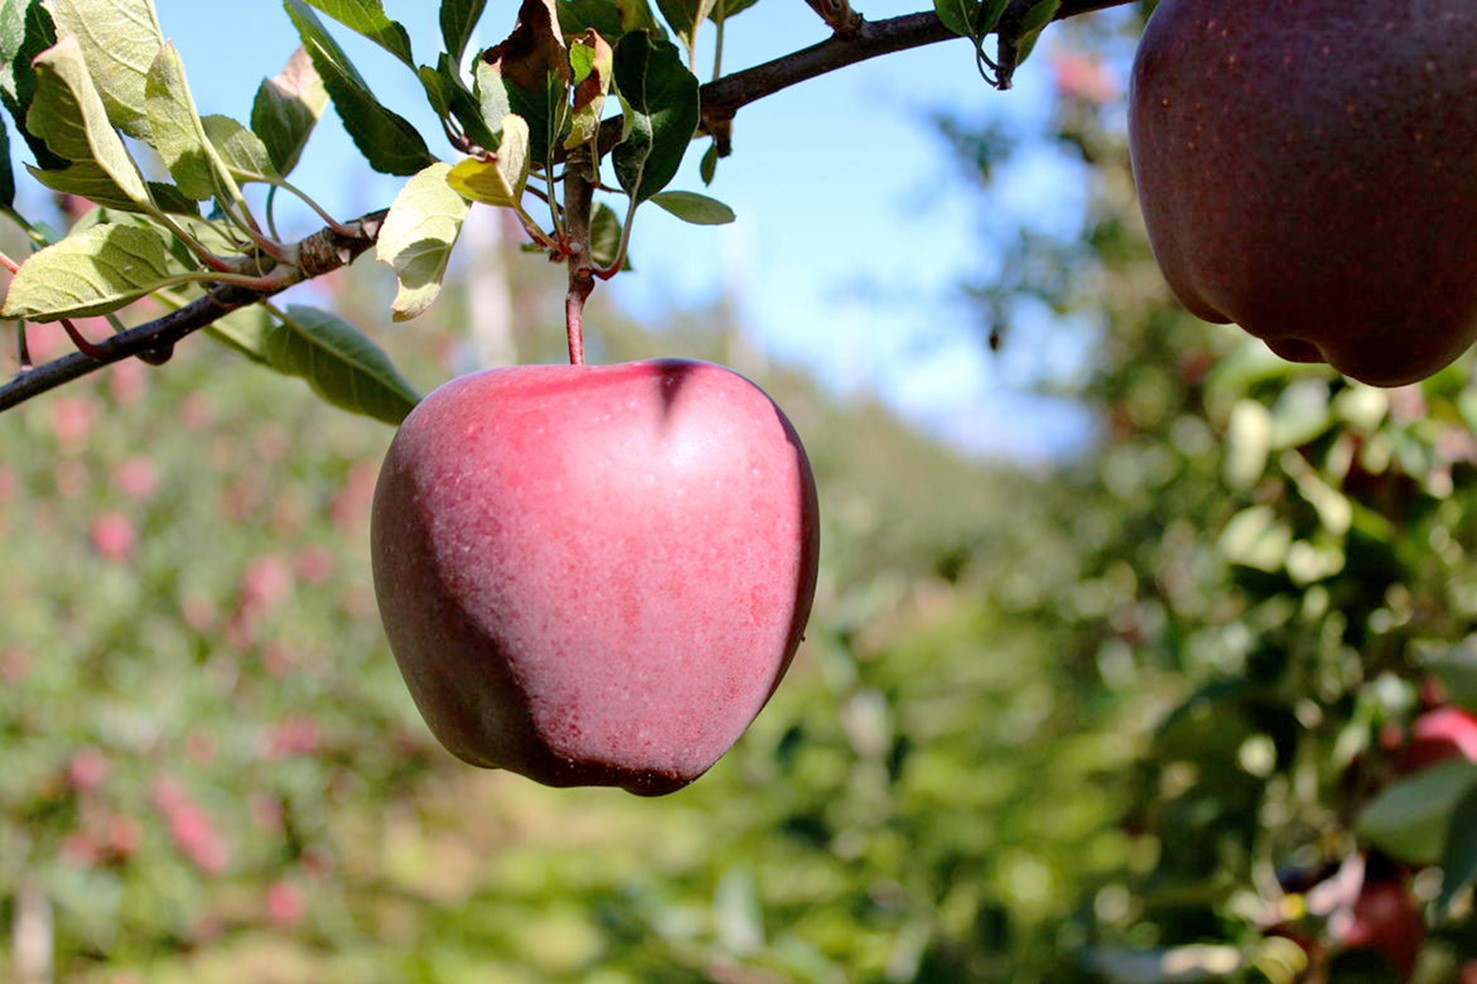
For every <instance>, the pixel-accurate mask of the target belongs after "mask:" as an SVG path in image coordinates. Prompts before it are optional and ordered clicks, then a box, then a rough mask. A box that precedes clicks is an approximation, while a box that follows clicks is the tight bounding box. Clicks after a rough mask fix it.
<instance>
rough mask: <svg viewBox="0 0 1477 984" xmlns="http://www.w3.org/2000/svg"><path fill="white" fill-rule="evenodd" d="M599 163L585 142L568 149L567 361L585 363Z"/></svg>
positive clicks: (566, 176)
mask: <svg viewBox="0 0 1477 984" xmlns="http://www.w3.org/2000/svg"><path fill="white" fill-rule="evenodd" d="M598 167H599V163H598V160H597V158H596V157H595V154H594V152H593V151H592V149H591V148H590V146H589V144H585V145H584V146H581V147H576V148H575V149H574V150H571V151H570V153H569V157H568V158H567V159H566V162H565V171H564V235H565V244H566V248H567V250H568V253H569V293H567V294H566V295H565V297H564V328H565V331H566V333H567V334H568V336H569V364H570V365H572V366H582V365H584V364H585V301H586V300H588V299H589V296H590V292H591V291H593V290H594V289H595V258H594V255H593V253H592V249H591V243H590V215H591V213H592V211H593V209H594V207H595V183H596V181H597V180H598V179H599V172H598V170H597V169H598Z"/></svg>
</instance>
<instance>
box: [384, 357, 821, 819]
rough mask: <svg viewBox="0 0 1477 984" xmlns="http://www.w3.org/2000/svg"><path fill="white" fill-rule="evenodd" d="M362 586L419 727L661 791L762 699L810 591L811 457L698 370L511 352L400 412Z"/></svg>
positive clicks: (556, 768) (770, 412) (731, 735)
mask: <svg viewBox="0 0 1477 984" xmlns="http://www.w3.org/2000/svg"><path fill="white" fill-rule="evenodd" d="M372 531H373V555H374V575H375V588H376V592H377V594H378V598H379V605H380V613H381V615H382V617H383V619H384V623H385V629H386V632H387V634H388V635H389V638H390V643H391V647H392V648H393V649H394V652H395V655H396V657H397V659H398V661H399V663H400V667H401V669H402V671H403V672H404V675H405V679H406V681H407V683H408V684H409V686H410V690H411V693H412V694H413V696H414V697H415V700H416V703H417V705H418V706H419V708H420V710H421V712H422V714H423V715H424V716H425V718H426V720H427V722H428V723H429V725H430V726H431V730H432V731H433V732H435V734H436V736H437V737H438V738H439V739H440V740H441V742H442V743H443V744H445V745H446V747H447V748H448V749H450V750H451V751H452V752H453V753H455V754H456V755H457V756H459V757H461V758H462V759H465V760H466V761H468V762H471V763H473V764H476V765H482V766H489V767H501V768H506V769H511V770H513V771H515V772H520V773H522V774H524V775H527V776H529V777H531V778H533V779H536V780H538V781H540V782H543V783H547V784H549V785H556V786H568V785H577V784H589V785H615V786H622V787H624V788H626V789H628V790H630V791H632V792H636V793H641V794H647V795H652V794H659V793H666V792H670V791H672V790H674V789H677V788H680V787H681V786H684V785H686V784H687V783H689V782H691V781H692V780H693V779H695V778H697V777H698V776H699V775H701V774H702V773H703V772H704V771H706V770H707V769H708V768H709V767H710V766H711V765H712V764H713V763H714V762H715V761H717V759H718V758H719V757H720V756H721V755H722V754H723V753H724V752H725V751H727V749H728V748H729V746H730V745H732V744H733V742H734V741H735V740H736V739H737V738H738V737H739V735H740V734H741V733H742V732H743V730H744V729H745V728H746V727H747V726H748V724H749V722H750V721H751V720H752V719H753V718H754V716H755V715H756V714H757V713H758V712H759V710H760V708H761V707H763V705H764V703H765V702H766V700H767V699H768V698H769V696H770V694H771V693H772V692H773V690H774V688H775V686H776V685H777V684H778V683H779V680H780V677H781V676H782V675H783V674H784V672H785V669H786V667H787V666H788V664H789V662H790V659H791V657H792V656H793V655H794V653H795V649H796V647H797V646H798V645H799V642H800V636H801V632H802V630H803V628H804V625H805V620H806V617H807V615H808V614H809V611H810V603H811V598H812V595H813V593H814V588H815V578H816V563H817V550H818V522H817V507H816V496H815V487H814V484H813V479H812V477H811V472H810V466H809V464H808V462H807V459H806V456H805V452H804V450H803V448H802V447H801V445H800V441H799V439H798V437H797V436H796V434H795V431H794V430H793V428H792V427H791V426H790V424H789V422H788V421H787V420H786V419H785V417H784V415H783V414H782V413H781V412H780V410H779V408H778V407H776V406H775V404H774V403H773V402H772V401H771V400H770V399H769V398H768V397H767V396H766V395H765V394H764V393H763V392H762V391H760V390H759V389H758V388H757V387H755V386H754V385H753V384H752V383H750V382H749V381H748V380H746V379H744V378H743V377H741V376H739V375H737V374H736V373H733V372H731V371H729V370H727V369H724V368H721V367H719V366H715V365H711V364H708V363H701V362H687V361H678V360H658V361H649V362H636V363H627V364H623V365H615V366H519V367H512V368H507V369H495V370H491V371H488V372H484V373H479V374H475V375H472V376H467V377H463V378H461V379H458V380H454V381H452V382H450V383H448V384H446V385H445V386H443V387H441V388H440V389H439V390H437V391H436V392H434V393H432V394H431V395H430V396H429V397H427V398H426V400H425V401H424V402H423V403H422V404H421V405H420V406H419V407H417V409H416V410H415V411H413V412H412V414H411V415H410V417H409V418H408V419H407V420H406V422H405V424H404V425H403V426H402V428H401V430H400V432H399V433H398V434H397V436H396V438H395V441H394V443H393V444H392V446H391V448H390V452H389V454H388V456H387V458H386V461H385V465H384V470H383V472H382V473H381V477H380V482H379V488H378V490H377V493H376V497H375V504H374V514H373V524H372Z"/></svg>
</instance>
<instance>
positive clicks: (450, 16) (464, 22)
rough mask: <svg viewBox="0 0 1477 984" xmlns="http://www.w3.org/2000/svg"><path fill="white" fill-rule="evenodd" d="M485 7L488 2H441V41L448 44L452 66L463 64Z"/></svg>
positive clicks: (477, 0) (465, 0) (442, 0)
mask: <svg viewBox="0 0 1477 984" xmlns="http://www.w3.org/2000/svg"><path fill="white" fill-rule="evenodd" d="M485 6H487V0H441V40H442V41H444V42H445V43H446V53H447V54H448V55H450V56H451V61H452V64H456V65H459V64H461V60H462V54H463V53H464V52H465V51H466V50H467V42H469V41H470V40H471V39H472V32H473V31H475V30H476V29H477V21H479V20H480V19H481V18H482V8H484V7H485Z"/></svg>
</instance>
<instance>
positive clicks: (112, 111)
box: [46, 0, 164, 139]
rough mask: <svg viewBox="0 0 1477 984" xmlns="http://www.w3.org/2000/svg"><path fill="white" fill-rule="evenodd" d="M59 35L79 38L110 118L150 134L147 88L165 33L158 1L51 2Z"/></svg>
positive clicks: (142, 135)
mask: <svg viewBox="0 0 1477 984" xmlns="http://www.w3.org/2000/svg"><path fill="white" fill-rule="evenodd" d="M46 9H47V10H48V11H50V13H51V17H52V20H53V21H54V22H55V23H56V34H57V37H58V38H75V39H76V41H77V45H78V47H79V48H80V50H81V52H82V57H83V59H84V60H85V61H86V63H87V69H88V72H89V73H90V74H91V75H92V78H93V80H94V82H95V83H96V85H97V89H98V92H99V94H100V95H101V97H102V101H103V104H104V105H105V106H106V107H107V115H108V119H109V120H111V121H112V123H113V125H114V126H116V127H118V128H119V129H120V130H122V131H123V132H124V133H127V134H128V135H129V136H133V137H140V138H144V139H147V138H148V136H149V127H148V111H147V109H146V96H145V86H146V80H147V78H148V74H149V68H150V66H152V65H153V64H154V58H155V56H156V55H158V53H159V48H160V47H161V46H163V44H164V35H163V34H162V33H161V32H160V30H159V18H158V16H157V15H156V14H155V12H154V4H153V0H46Z"/></svg>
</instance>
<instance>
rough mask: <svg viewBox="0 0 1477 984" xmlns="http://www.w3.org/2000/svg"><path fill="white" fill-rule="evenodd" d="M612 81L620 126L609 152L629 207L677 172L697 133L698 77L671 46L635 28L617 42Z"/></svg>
mask: <svg viewBox="0 0 1477 984" xmlns="http://www.w3.org/2000/svg"><path fill="white" fill-rule="evenodd" d="M615 84H616V88H617V89H618V90H619V91H620V96H621V103H622V105H623V107H624V109H625V130H624V132H623V133H622V134H621V141H620V143H618V144H616V146H615V150H614V152H613V153H612V155H611V156H612V158H613V160H614V162H615V174H616V178H617V179H618V180H619V181H620V183H621V187H622V188H624V189H625V191H626V194H628V195H630V196H631V201H632V203H633V205H634V204H639V203H640V202H643V201H646V200H647V199H648V198H650V197H651V196H652V195H655V194H656V193H657V192H659V191H661V190H662V189H663V188H665V187H666V186H667V183H668V182H669V181H671V180H672V178H673V177H675V176H676V174H677V169H678V167H680V166H681V164H682V157H683V155H684V154H686V153H687V148H688V145H689V144H691V142H692V137H693V134H694V133H696V132H697V125H698V118H699V100H698V81H697V78H696V77H695V76H694V75H693V74H692V73H691V72H689V71H688V70H687V66H686V65H684V64H683V63H682V56H681V55H680V54H679V53H678V51H677V46H676V45H674V44H672V43H671V42H670V41H658V40H655V39H653V38H652V37H651V36H650V35H649V34H646V33H645V32H640V31H638V32H636V33H634V34H627V35H626V36H625V37H623V38H621V40H620V44H618V45H616V49H615Z"/></svg>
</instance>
